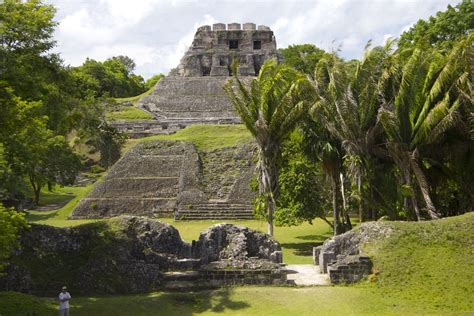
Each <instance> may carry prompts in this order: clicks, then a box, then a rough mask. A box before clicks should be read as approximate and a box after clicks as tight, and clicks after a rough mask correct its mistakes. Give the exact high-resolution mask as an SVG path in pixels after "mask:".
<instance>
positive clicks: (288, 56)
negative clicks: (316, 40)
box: [279, 44, 325, 77]
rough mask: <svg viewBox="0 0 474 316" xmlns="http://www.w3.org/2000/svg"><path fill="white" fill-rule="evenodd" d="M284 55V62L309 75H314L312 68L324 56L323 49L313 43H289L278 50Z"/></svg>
mask: <svg viewBox="0 0 474 316" xmlns="http://www.w3.org/2000/svg"><path fill="white" fill-rule="evenodd" d="M279 51H280V52H281V54H282V55H283V57H284V63H285V64H286V65H288V66H290V67H293V68H295V69H296V70H299V71H301V72H303V73H305V74H307V75H309V76H311V77H312V76H313V75H314V68H315V67H316V64H317V63H318V62H319V60H320V59H321V58H322V57H323V56H324V54H325V51H324V50H322V49H320V48H317V47H316V46H315V45H313V44H300V45H290V46H288V47H287V48H282V49H280V50H279Z"/></svg>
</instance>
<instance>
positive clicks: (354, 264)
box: [328, 255, 372, 284]
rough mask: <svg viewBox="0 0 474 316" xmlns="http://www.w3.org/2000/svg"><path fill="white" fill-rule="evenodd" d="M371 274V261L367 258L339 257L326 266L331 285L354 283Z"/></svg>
mask: <svg viewBox="0 0 474 316" xmlns="http://www.w3.org/2000/svg"><path fill="white" fill-rule="evenodd" d="M371 272H372V261H371V260H370V258H369V257H367V256H360V255H352V256H344V255H339V256H338V257H337V260H336V261H335V262H334V263H332V264H330V265H329V266H328V273H329V278H330V279H331V283H333V284H338V283H354V282H358V281H360V280H361V279H362V278H364V277H365V276H367V275H369V274H370V273H371Z"/></svg>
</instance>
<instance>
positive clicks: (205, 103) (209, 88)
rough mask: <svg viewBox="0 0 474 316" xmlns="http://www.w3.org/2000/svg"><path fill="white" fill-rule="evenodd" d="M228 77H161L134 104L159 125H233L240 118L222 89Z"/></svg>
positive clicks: (238, 121)
mask: <svg viewBox="0 0 474 316" xmlns="http://www.w3.org/2000/svg"><path fill="white" fill-rule="evenodd" d="M227 80H228V77H191V78H188V77H165V78H163V79H161V80H160V81H158V83H157V84H156V86H155V89H154V90H153V92H152V93H151V94H150V95H148V96H145V97H143V98H141V99H140V101H138V107H140V108H142V109H144V110H146V111H148V112H150V113H151V114H153V115H154V116H155V117H156V119H157V121H158V122H160V124H164V125H166V126H176V125H180V126H186V125H190V124H208V123H213V124H235V123H240V117H239V116H238V115H237V113H236V112H235V110H234V107H233V105H232V104H231V102H230V100H229V99H228V97H227V94H226V93H225V91H224V89H223V88H222V87H223V86H224V84H225V83H226V82H227Z"/></svg>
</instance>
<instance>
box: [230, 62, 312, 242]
mask: <svg viewBox="0 0 474 316" xmlns="http://www.w3.org/2000/svg"><path fill="white" fill-rule="evenodd" d="M233 67H234V68H235V67H237V65H236V64H235V63H234V65H233ZM235 70H236V69H234V72H233V73H234V74H236V73H237V72H236V71H235ZM233 85H235V86H233ZM224 89H225V90H226V92H227V94H228V96H229V98H230V100H231V102H232V103H233V104H234V106H235V109H236V111H237V113H239V115H240V117H241V119H242V122H243V123H244V124H245V126H246V127H247V129H248V130H249V131H250V133H251V134H252V135H253V137H254V138H255V140H256V142H257V146H258V167H257V168H258V174H259V175H258V182H259V198H260V202H261V203H262V204H263V205H264V208H265V210H266V214H267V220H268V234H269V235H273V213H274V211H275V207H276V205H275V201H276V199H277V198H278V194H279V192H278V191H279V190H278V166H277V162H278V159H279V156H280V154H281V144H282V142H283V140H284V139H285V138H286V137H287V136H288V135H289V133H290V132H291V131H292V130H293V129H294V128H295V126H296V124H297V123H298V121H299V119H300V118H301V117H302V116H303V115H304V113H305V111H306V109H307V105H308V91H309V90H311V89H312V87H311V85H310V83H309V81H308V80H307V79H306V76H304V75H303V74H301V73H299V72H297V71H296V70H294V69H292V68H290V67H288V66H286V65H278V64H277V62H276V61H275V60H268V61H266V62H265V63H264V65H263V66H262V68H261V70H260V73H259V75H258V77H257V78H255V79H253V80H251V81H250V82H249V83H248V85H247V84H246V83H244V82H242V81H241V80H240V79H239V78H238V77H237V75H235V77H234V80H231V81H229V82H228V83H227V84H226V85H225V87H224Z"/></svg>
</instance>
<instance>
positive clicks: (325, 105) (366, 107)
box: [312, 40, 393, 221]
mask: <svg viewBox="0 0 474 316" xmlns="http://www.w3.org/2000/svg"><path fill="white" fill-rule="evenodd" d="M369 45H370V43H369V44H368V46H369ZM368 46H367V49H366V52H365V55H364V58H363V59H362V61H356V62H353V63H351V64H349V63H345V62H343V61H342V60H341V59H340V58H339V57H337V55H336V54H329V55H327V56H325V57H324V58H322V59H321V60H320V62H319V63H318V64H317V66H316V69H315V84H316V91H317V94H318V95H317V102H316V103H315V106H314V107H313V109H312V114H313V116H314V117H315V118H316V119H319V121H321V122H322V124H323V125H324V126H325V128H326V129H327V131H328V132H329V133H330V134H331V135H332V136H333V137H334V138H336V139H337V140H339V141H340V142H341V144H342V148H343V149H344V151H345V156H344V161H345V166H346V170H347V172H348V175H349V177H350V178H351V179H352V181H353V183H354V184H355V187H356V193H357V194H356V196H357V197H358V201H359V219H360V221H362V220H363V219H364V218H365V216H364V208H366V207H367V206H368V203H365V200H369V197H368V194H367V192H365V191H367V190H364V186H363V183H364V182H365V183H368V184H370V181H371V178H372V177H373V175H371V172H372V170H373V168H372V166H373V164H374V156H375V155H376V154H377V155H380V153H381V146H380V143H381V136H382V134H383V128H382V126H381V124H380V123H379V122H378V121H377V113H378V106H379V100H378V91H379V87H378V85H379V83H378V80H379V78H380V77H381V75H382V73H383V70H384V67H386V66H387V60H388V59H390V57H391V53H392V46H393V41H391V40H390V41H388V42H387V44H386V45H385V46H384V47H374V48H368ZM341 175H342V174H341ZM341 184H342V182H341ZM364 203H365V205H364ZM372 213H373V212H372ZM372 216H373V214H372Z"/></svg>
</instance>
